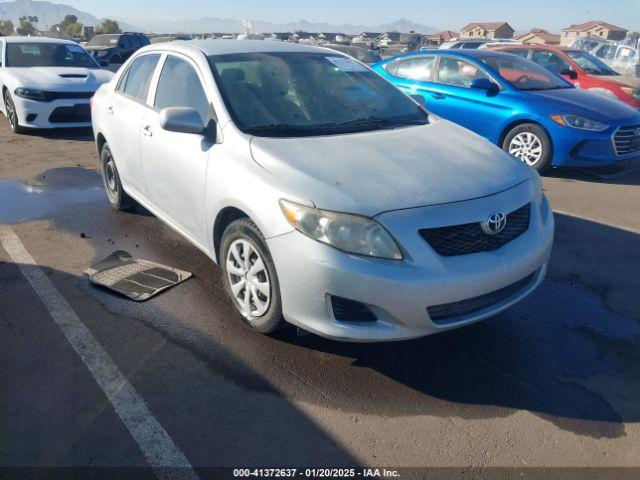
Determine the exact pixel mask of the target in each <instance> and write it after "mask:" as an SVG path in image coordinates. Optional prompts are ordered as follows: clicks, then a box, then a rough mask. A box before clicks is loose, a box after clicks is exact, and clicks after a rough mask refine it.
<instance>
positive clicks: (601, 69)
mask: <svg viewBox="0 0 640 480" xmlns="http://www.w3.org/2000/svg"><path fill="white" fill-rule="evenodd" d="M565 53H566V54H567V55H568V56H569V57H570V58H571V59H572V60H573V61H574V62H576V63H577V64H578V66H579V67H580V68H581V69H583V70H584V71H585V72H587V73H589V74H591V75H618V74H617V73H616V72H615V71H614V70H612V69H611V67H609V66H607V65H606V64H605V63H604V62H603V61H601V60H598V59H597V58H596V57H594V56H593V55H591V54H590V53H587V52H581V51H579V50H574V51H568V52H565Z"/></svg>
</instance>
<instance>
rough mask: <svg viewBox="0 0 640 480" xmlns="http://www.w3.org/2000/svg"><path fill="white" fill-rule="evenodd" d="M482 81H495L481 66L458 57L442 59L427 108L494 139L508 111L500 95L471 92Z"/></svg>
mask: <svg viewBox="0 0 640 480" xmlns="http://www.w3.org/2000/svg"><path fill="white" fill-rule="evenodd" d="M480 78H486V79H488V80H491V77H489V75H488V74H487V73H485V72H484V71H483V70H482V69H481V68H480V67H479V66H478V65H475V64H473V63H471V62H468V61H466V60H464V59H461V58H458V57H447V56H442V57H440V61H439V64H438V71H437V75H436V79H435V83H432V84H430V85H429V90H430V97H427V100H428V101H427V106H428V108H429V110H431V111H432V112H433V113H435V114H436V115H440V116H441V117H443V118H446V119H447V120H451V121H452V122H455V123H457V124H459V125H462V126H463V127H465V128H468V129H469V130H472V131H474V132H476V133H477V134H479V135H482V136H484V137H487V138H492V137H493V136H495V130H496V129H497V128H498V126H499V125H501V123H502V121H503V119H504V116H505V114H506V112H507V111H508V107H507V106H505V105H501V102H500V94H499V93H490V92H487V91H486V90H480V89H473V88H471V82H472V81H473V80H476V79H480Z"/></svg>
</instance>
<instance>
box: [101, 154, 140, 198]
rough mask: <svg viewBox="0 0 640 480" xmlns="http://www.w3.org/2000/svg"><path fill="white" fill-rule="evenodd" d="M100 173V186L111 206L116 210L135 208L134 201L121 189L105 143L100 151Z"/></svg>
mask: <svg viewBox="0 0 640 480" xmlns="http://www.w3.org/2000/svg"><path fill="white" fill-rule="evenodd" d="M100 171H101V173H102V184H103V185H104V189H105V192H106V193H107V198H108V199H109V203H110V204H111V206H112V207H113V208H114V209H116V210H130V209H132V208H133V207H134V206H135V201H134V200H133V199H132V198H131V197H130V196H129V195H127V193H126V192H125V191H124V189H123V188H122V183H121V182H120V174H119V173H118V169H117V168H116V162H115V160H114V159H113V155H112V154H111V149H110V148H109V145H107V144H106V143H105V144H104V146H103V147H102V150H100Z"/></svg>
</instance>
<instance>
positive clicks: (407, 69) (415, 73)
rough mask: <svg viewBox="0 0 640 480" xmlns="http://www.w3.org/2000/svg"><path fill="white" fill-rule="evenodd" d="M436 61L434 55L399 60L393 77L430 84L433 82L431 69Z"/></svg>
mask: <svg viewBox="0 0 640 480" xmlns="http://www.w3.org/2000/svg"><path fill="white" fill-rule="evenodd" d="M434 60H435V57H434V56H432V55H430V56H420V57H415V58H405V59H403V60H399V61H398V68H397V70H396V72H395V73H394V74H392V75H395V76H396V77H401V78H407V79H409V80H416V81H418V82H428V81H430V80H431V69H432V68H433V62H434ZM389 73H391V72H389Z"/></svg>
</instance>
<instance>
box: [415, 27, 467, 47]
mask: <svg viewBox="0 0 640 480" xmlns="http://www.w3.org/2000/svg"><path fill="white" fill-rule="evenodd" d="M459 36H460V34H459V33H458V32H452V31H450V30H446V31H444V32H438V33H432V34H431V35H425V36H424V42H423V43H424V45H428V46H433V47H437V46H440V45H442V44H443V43H444V42H448V41H450V40H455V39H456V38H458V37H459Z"/></svg>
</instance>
